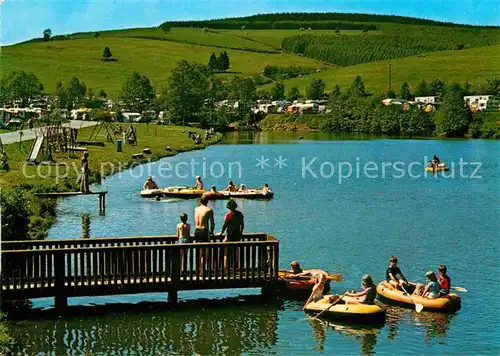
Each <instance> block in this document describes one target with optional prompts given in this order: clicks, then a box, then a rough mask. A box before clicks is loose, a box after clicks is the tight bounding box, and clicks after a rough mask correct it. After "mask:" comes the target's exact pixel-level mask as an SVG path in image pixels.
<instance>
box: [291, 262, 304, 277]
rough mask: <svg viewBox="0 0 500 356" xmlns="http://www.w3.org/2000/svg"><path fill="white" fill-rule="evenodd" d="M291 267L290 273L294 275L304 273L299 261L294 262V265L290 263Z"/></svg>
mask: <svg viewBox="0 0 500 356" xmlns="http://www.w3.org/2000/svg"><path fill="white" fill-rule="evenodd" d="M290 267H291V268H292V269H291V270H290V271H289V272H290V273H293V274H296V275H298V274H300V273H302V272H303V271H302V268H300V262H299V261H293V262H292V263H290Z"/></svg>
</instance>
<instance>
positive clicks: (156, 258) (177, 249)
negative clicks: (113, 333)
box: [1, 233, 279, 308]
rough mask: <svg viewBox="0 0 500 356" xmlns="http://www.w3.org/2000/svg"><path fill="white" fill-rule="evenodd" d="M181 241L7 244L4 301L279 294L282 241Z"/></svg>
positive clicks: (256, 237)
mask: <svg viewBox="0 0 500 356" xmlns="http://www.w3.org/2000/svg"><path fill="white" fill-rule="evenodd" d="M176 241H177V237H174V236H144V237H117V238H93V239H87V240H83V239H50V240H42V241H13V242H3V243H2V245H1V247H2V251H1V255H2V256H1V257H2V260H1V261H2V274H1V297H2V300H16V299H29V298H41V297H54V298H55V306H56V308H64V307H66V306H67V298H68V297H79V296H102V295H116V294H135V293H151V292H168V300H169V301H170V302H172V303H175V302H176V301H177V293H178V291H183V290H201V289H224V288H253V287H261V288H263V291H264V292H266V291H269V292H272V291H275V290H276V287H277V281H278V264H279V241H278V240H277V239H275V238H274V237H272V236H269V235H266V234H263V233H256V234H245V235H244V237H243V240H242V241H239V242H221V240H220V237H214V238H213V239H212V240H211V241H210V242H207V243H187V244H176V243H175V242H176Z"/></svg>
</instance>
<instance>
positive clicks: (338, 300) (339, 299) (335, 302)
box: [313, 293, 345, 320]
mask: <svg viewBox="0 0 500 356" xmlns="http://www.w3.org/2000/svg"><path fill="white" fill-rule="evenodd" d="M343 296H345V293H344V294H342V295H341V296H340V297H339V298H338V299H337V300H336V301H334V302H333V303H332V304H330V306H329V307H328V308H326V309H324V310H322V311H321V312H320V313H319V314H317V315H316V316H315V317H314V318H313V320H316V319H318V317H319V316H320V315H321V314H323V313H324V312H326V311H327V310H330V308H331V307H333V306H334V305H335V304H337V303H338V302H340V301H341V300H342V297H343Z"/></svg>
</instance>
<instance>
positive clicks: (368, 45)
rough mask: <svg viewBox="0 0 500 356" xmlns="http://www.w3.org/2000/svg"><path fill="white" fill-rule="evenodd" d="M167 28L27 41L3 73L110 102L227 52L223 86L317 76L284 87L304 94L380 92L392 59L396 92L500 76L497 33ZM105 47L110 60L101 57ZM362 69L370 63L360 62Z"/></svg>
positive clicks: (8, 57)
mask: <svg viewBox="0 0 500 356" xmlns="http://www.w3.org/2000/svg"><path fill="white" fill-rule="evenodd" d="M168 24H169V25H170V26H172V28H171V31H169V32H167V33H165V31H163V29H162V28H160V27H152V28H136V29H127V30H114V31H99V32H87V33H74V34H69V35H63V36H54V37H53V38H52V39H51V40H50V41H48V42H44V41H43V40H42V39H33V40H31V41H27V42H24V43H20V44H17V45H13V46H6V47H3V48H2V49H1V52H0V56H1V58H0V59H1V62H2V72H3V73H9V72H11V71H14V70H24V71H27V72H33V73H35V74H36V75H37V76H38V77H39V78H40V80H41V82H42V83H43V84H44V86H45V91H46V92H53V91H54V90H55V86H56V83H57V82H58V81H61V82H64V81H67V80H68V79H70V78H71V77H73V76H77V77H78V78H79V79H80V80H83V81H84V82H85V83H86V85H87V88H92V89H95V90H98V89H101V88H102V89H104V90H105V91H106V92H108V94H110V95H111V96H115V95H116V94H117V93H118V92H119V91H120V89H121V87H122V84H123V83H124V81H125V79H126V78H127V77H128V76H129V75H130V74H131V73H132V72H133V71H134V70H137V71H139V72H140V73H141V74H145V75H147V76H148V77H149V78H150V79H151V81H152V83H153V84H154V85H155V86H157V87H160V86H162V85H164V84H165V83H166V81H167V78H168V77H169V75H170V70H171V69H172V68H174V66H175V65H176V63H177V62H178V61H180V60H188V61H195V62H198V63H203V64H206V63H208V59H209V56H210V54H211V53H212V52H215V53H216V54H219V53H220V52H222V51H224V50H226V51H227V52H228V54H229V57H230V63H231V66H230V70H229V72H227V73H223V74H217V76H219V77H220V78H221V79H223V80H226V79H231V78H232V77H233V76H234V75H240V76H243V77H248V76H258V75H262V74H263V71H264V68H265V67H266V66H267V65H269V66H277V67H291V66H300V67H307V68H311V69H312V70H311V72H315V71H316V70H317V69H321V72H320V73H316V74H312V75H303V76H302V77H300V78H295V79H289V80H287V81H286V82H285V84H286V85H287V86H290V85H298V86H299V87H300V88H304V87H305V86H306V85H307V84H308V83H309V82H310V81H311V79H312V78H321V79H323V80H324V81H325V82H326V84H327V89H329V88H330V87H332V86H333V85H334V84H340V85H341V86H346V85H348V84H350V83H351V82H352V80H353V78H354V77H355V76H357V75H361V76H362V78H363V80H364V81H365V83H366V85H367V87H368V89H369V90H371V91H375V90H385V89H386V88H387V82H388V74H387V72H388V63H389V62H388V61H384V59H389V58H397V59H392V62H391V63H393V83H394V86H393V87H397V86H399V85H400V83H402V82H403V81H407V82H409V83H410V85H411V86H415V85H416V84H417V83H418V82H420V81H421V80H427V81H432V80H433V79H435V78H441V79H444V80H446V81H449V82H451V81H461V82H464V81H465V80H468V81H469V82H470V83H471V84H482V83H484V82H485V80H486V79H487V78H492V77H495V76H498V73H499V72H500V68H499V61H498V53H499V50H500V47H499V44H500V30H499V29H498V28H496V27H495V28H492V27H477V26H475V27H474V26H467V25H457V24H448V23H441V22H437V21H432V20H424V19H415V18H408V17H398V16H381V15H366V14H338V13H333V14H318V13H312V14H301V13H294V14H263V15H255V16H249V17H245V18H233V19H217V20H210V21H180V22H168ZM242 26H243V27H242ZM339 33H340V35H339ZM106 46H109V47H110V49H111V52H112V54H113V57H112V58H113V59H114V61H102V60H101V58H102V52H103V49H104V47H106ZM282 46H283V48H282ZM443 50H447V51H443ZM436 51H440V52H436ZM424 53H425V54H424ZM415 55H416V56H415ZM408 56H410V57H408ZM411 56H413V57H411ZM308 57H310V58H308ZM399 57H401V58H399ZM363 62H370V63H364V64H359V63H363ZM338 65H342V66H344V67H343V68H340V67H337V66H338ZM264 88H268V87H264Z"/></svg>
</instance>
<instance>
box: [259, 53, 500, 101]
mask: <svg viewBox="0 0 500 356" xmlns="http://www.w3.org/2000/svg"><path fill="white" fill-rule="evenodd" d="M499 54H500V45H496V46H489V47H479V48H473V49H468V50H463V51H443V52H435V53H427V54H421V55H418V56H413V57H406V58H399V59H397V60H388V61H380V62H372V63H363V64H358V65H355V66H350V67H334V68H328V69H326V70H324V71H322V72H320V73H314V74H311V75H308V76H303V77H300V78H294V79H288V80H285V81H284V84H285V87H286V88H287V89H288V88H290V87H292V86H297V87H298V88H299V89H300V90H301V91H302V92H304V90H305V88H306V86H307V85H309V83H310V82H311V81H312V79H313V78H319V79H322V80H323V81H324V82H325V84H326V90H327V91H330V90H331V89H332V88H333V87H334V86H335V85H336V84H339V85H340V86H341V88H342V89H345V88H347V87H349V86H350V85H351V83H352V82H353V80H354V78H355V77H356V76H357V75H360V76H361V78H362V79H363V81H364V83H365V86H366V89H367V90H368V91H369V92H385V91H387V88H388V84H389V64H392V88H393V89H394V90H399V88H400V87H401V85H402V84H403V83H404V82H407V83H409V85H410V87H411V88H412V89H414V88H415V87H416V86H417V85H418V83H419V82H421V81H422V80H426V81H427V82H430V81H432V80H434V79H442V80H445V81H446V82H449V83H451V82H459V83H465V82H466V81H468V82H469V83H470V84H472V85H482V84H485V83H486V79H491V78H495V77H498V75H499V73H500V60H499V58H500V57H499ZM271 86H272V84H268V85H266V86H264V87H263V89H267V90H269V89H270V88H271Z"/></svg>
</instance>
